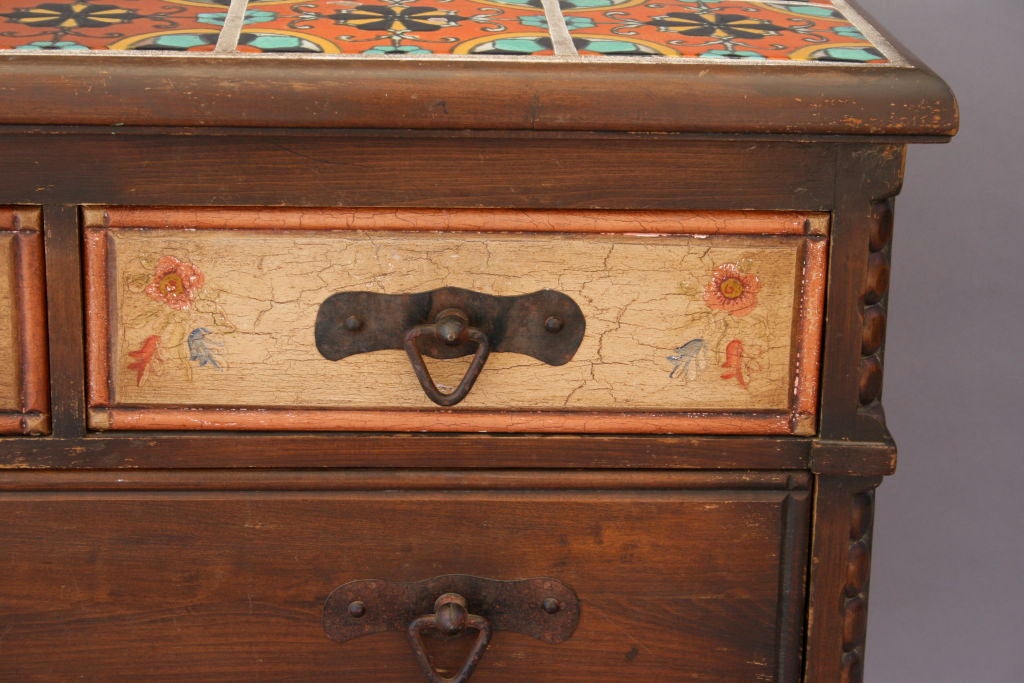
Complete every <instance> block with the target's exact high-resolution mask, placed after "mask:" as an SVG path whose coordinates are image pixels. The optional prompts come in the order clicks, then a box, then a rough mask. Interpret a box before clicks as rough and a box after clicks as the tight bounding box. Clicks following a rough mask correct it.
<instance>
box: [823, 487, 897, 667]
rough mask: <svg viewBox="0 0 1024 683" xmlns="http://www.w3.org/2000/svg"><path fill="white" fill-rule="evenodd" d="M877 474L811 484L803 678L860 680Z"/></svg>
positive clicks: (865, 632) (862, 663)
mask: <svg viewBox="0 0 1024 683" xmlns="http://www.w3.org/2000/svg"><path fill="white" fill-rule="evenodd" d="M880 481H881V479H880V478H877V477H850V478H846V477H831V476H821V477H818V478H817V479H816V483H815V501H814V520H815V521H814V538H813V541H812V548H811V577H810V578H811V582H810V593H809V613H808V620H807V623H808V632H807V664H806V670H805V680H807V681H815V682H817V681H823V682H824V681H842V683H861V681H862V680H863V673H864V672H863V667H864V643H865V638H866V634H867V595H868V582H869V572H870V567H871V528H872V514H873V511H874V489H875V487H876V486H878V484H879V482H880Z"/></svg>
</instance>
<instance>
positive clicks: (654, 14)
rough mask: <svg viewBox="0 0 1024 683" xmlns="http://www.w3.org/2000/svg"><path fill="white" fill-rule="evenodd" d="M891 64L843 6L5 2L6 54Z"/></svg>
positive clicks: (440, 0)
mask: <svg viewBox="0 0 1024 683" xmlns="http://www.w3.org/2000/svg"><path fill="white" fill-rule="evenodd" d="M98 49H105V50H132V51H135V50H165V51H178V52H202V51H217V52H221V53H224V52H227V53H254V52H255V53H291V54H320V55H331V54H333V55H353V56H363V57H373V56H376V57H382V56H392V57H393V56H402V55H405V56H413V57H430V56H448V55H453V56H487V57H503V58H513V57H551V58H567V59H574V60H583V61H586V60H589V59H595V58H597V59H609V58H647V59H650V58H654V59H659V58H671V59H692V60H697V61H736V62H762V63H763V62H773V63H787V62H788V63H802V64H811V63H831V64H835V63H847V64H892V63H895V62H897V61H898V57H896V55H895V53H894V52H893V51H892V48H891V47H890V46H888V44H887V43H886V42H885V41H884V40H883V39H881V38H880V37H879V36H877V34H876V33H875V32H874V30H873V29H872V28H871V27H870V26H868V25H867V24H865V23H864V21H863V20H862V19H861V18H860V17H859V16H858V15H857V13H856V12H855V11H854V10H853V9H852V8H850V7H849V5H847V4H846V2H845V0H815V1H814V2H807V1H805V0H784V1H781V2H751V1H748V0H365V1H363V0H309V1H308V2H295V0H70V1H67V2H61V1H60V0H57V1H49V2H39V0H0V50H16V51H30V50H35V51H39V50H47V51H67V52H74V51H81V50H98Z"/></svg>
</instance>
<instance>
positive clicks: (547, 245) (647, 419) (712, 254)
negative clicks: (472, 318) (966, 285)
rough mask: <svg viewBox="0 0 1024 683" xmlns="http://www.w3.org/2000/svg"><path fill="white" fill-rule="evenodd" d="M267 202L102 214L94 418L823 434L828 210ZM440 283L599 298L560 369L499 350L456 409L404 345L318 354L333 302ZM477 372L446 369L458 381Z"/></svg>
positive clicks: (93, 266)
mask: <svg viewBox="0 0 1024 683" xmlns="http://www.w3.org/2000/svg"><path fill="white" fill-rule="evenodd" d="M269 214H270V215H269V216H268V212H257V211H232V212H228V211H223V210H208V211H203V210H193V211H189V212H183V211H167V212H158V211H146V210H128V209H116V210H115V209H108V210H106V211H104V212H100V211H90V212H89V215H90V216H91V217H92V218H91V222H90V225H89V226H88V227H87V247H86V251H87V254H86V256H87V261H88V262H87V273H88V306H89V322H90V328H89V340H90V341H89V349H90V381H91V389H90V400H91V407H92V410H91V418H90V419H91V425H92V426H93V427H94V428H111V429H119V428H158V427H159V428H217V429H221V428H229V429H230V428H239V429H242V428H244V429H254V428H255V429H260V428H265V429H328V430H333V429H388V430H439V431H451V430H454V431H461V430H477V429H479V430H488V431H572V432H578V431H584V432H613V431H614V432H618V431H630V432H644V431H650V432H673V431H677V432H687V431H691V432H722V433H739V432H760V433H766V432H774V433H779V432H782V433H785V432H792V431H796V432H806V431H807V430H809V429H812V428H813V420H814V418H813V412H814V399H815V394H816V382H815V372H816V369H817V354H818V350H817V344H818V337H819V331H820V324H821V320H820V308H821V296H822V287H823V269H824V254H825V247H826V237H825V234H824V233H825V230H824V225H825V222H824V220H823V219H822V218H820V217H818V216H814V215H798V214H771V213H763V212H761V213H750V214H744V213H739V212H734V213H723V214H710V215H698V214H679V213H674V214H628V213H624V212H613V213H609V212H592V213H590V214H578V213H577V214H568V213H567V214H561V213H559V212H533V213H524V212H514V213H513V212H481V211H465V212H460V211H447V212H438V211H431V212H427V211H421V212H418V211H415V210H413V211H403V212H400V213H399V212H373V211H343V210H334V211H324V212H302V213H300V212H298V211H292V212H287V211H281V212H269ZM275 219H276V220H275ZM270 226H272V227H270ZM443 287H458V288H462V289H467V290H473V291H475V292H480V293H483V294H488V295H498V296H519V295H525V294H529V293H532V292H536V291H538V290H546V289H553V290H557V291H558V292H561V293H562V294H564V295H567V296H568V297H570V298H571V299H572V300H573V301H575V302H576V304H577V305H578V306H579V307H580V309H581V310H582V313H583V317H584V319H585V321H586V322H585V325H586V329H585V333H584V334H583V338H582V342H581V343H580V345H579V348H578V349H577V350H576V352H575V354H574V355H573V356H572V358H571V360H569V361H568V362H567V363H565V364H564V365H560V366H557V367H556V366H552V365H548V364H546V363H544V362H542V361H540V360H536V359H534V358H532V357H530V356H526V355H522V354H519V353H493V354H491V356H490V357H489V358H488V359H487V362H486V364H485V366H484V368H483V370H482V372H481V373H480V376H479V379H478V380H477V382H476V383H475V385H474V386H473V388H472V390H471V391H470V392H469V394H468V396H467V397H466V399H465V400H464V401H462V402H461V403H459V404H458V405H456V406H453V407H450V408H440V407H438V406H436V405H434V404H433V403H432V402H431V401H430V400H429V399H428V398H427V396H426V395H425V394H424V391H423V390H422V389H421V387H420V385H419V383H418V381H417V379H416V376H415V374H414V372H413V368H412V367H411V365H410V360H409V358H408V357H407V355H406V353H405V351H403V350H401V349H400V348H395V349H388V350H378V351H373V352H371V353H361V354H359V355H353V356H349V357H347V358H344V359H342V360H340V361H331V360H328V359H326V358H325V357H324V356H323V355H321V353H320V352H318V350H317V345H316V343H315V339H314V326H315V324H316V319H317V312H318V309H319V307H320V305H321V304H322V303H323V302H324V301H325V300H326V299H327V298H328V297H330V296H331V295H333V294H335V293H338V292H355V291H365V292H373V293H378V294H393V295H395V294H413V293H418V292H425V291H429V290H435V289H438V288H443ZM357 333H358V332H355V331H354V332H353V334H357ZM468 363H469V358H468V357H467V358H461V359H454V360H430V359H428V361H427V364H428V367H429V368H430V373H431V375H432V376H433V379H434V381H435V382H436V384H437V385H438V387H440V388H441V389H442V390H443V391H450V390H451V389H452V388H453V387H455V386H456V385H458V384H459V382H460V379H461V378H462V376H463V374H464V373H465V371H466V368H467V365H468Z"/></svg>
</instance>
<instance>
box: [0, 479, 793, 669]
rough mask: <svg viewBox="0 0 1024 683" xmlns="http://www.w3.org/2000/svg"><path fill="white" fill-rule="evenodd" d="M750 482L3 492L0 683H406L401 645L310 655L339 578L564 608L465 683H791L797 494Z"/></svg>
mask: <svg viewBox="0 0 1024 683" xmlns="http://www.w3.org/2000/svg"><path fill="white" fill-rule="evenodd" d="M544 476H545V477H548V478H550V476H551V475H544ZM759 476H760V477H761V481H762V483H763V482H764V481H765V480H767V479H771V478H772V475H754V476H753V477H749V478H748V480H747V481H745V482H741V481H739V477H735V478H734V479H736V482H735V485H736V486H737V487H739V488H746V489H747V490H739V488H737V489H731V490H730V489H726V490H703V491H701V490H676V491H665V490H661V491H655V490H646V491H640V490H633V491H628V490H627V491H620V492H608V491H595V490H575V491H569V492H564V493H556V492H541V491H534V492H528V491H518V492H515V491H506V492H497V491H469V490H461V491H460V490H456V491H445V492H430V491H418V492H411V491H405V492H401V493H395V492H390V493H389V492H384V491H349V492H338V491H334V492H329V491H305V492H302V491H290V492H285V491H277V492H266V491H265V492H262V493H256V492H235V493H229V492H210V491H207V492H205V493H203V492H195V491H192V492H187V493H186V492H162V493H161V492H151V493H145V492H134V493H130V492H119V493H114V492H109V493H99V492H81V493H71V492H65V493H62V494H60V496H59V497H55V496H54V495H53V494H45V493H42V494H40V493H35V494H30V493H21V494H7V495H5V496H4V497H3V498H2V499H0V513H2V514H3V516H4V518H5V519H7V520H12V521H13V524H9V525H7V526H6V527H5V530H4V531H3V532H2V536H3V543H4V547H5V548H6V549H7V552H5V553H4V554H3V556H2V558H0V568H2V571H3V576H4V581H3V582H0V632H2V633H3V634H4V638H3V639H2V640H0V678H2V679H4V680H18V681H31V680H47V681H58V680H71V679H75V680H103V681H121V680H124V681H131V680H142V679H145V680H168V681H172V680H196V681H206V680H308V681H325V680H346V681H347V680H352V681H355V680H359V681H367V682H372V683H383V682H394V683H411V682H415V681H423V680H425V677H424V675H423V674H422V673H421V672H420V671H419V668H418V666H417V663H416V660H415V658H414V656H413V654H412V651H411V650H410V647H409V644H408V642H407V639H406V636H405V634H404V633H403V632H401V631H391V632H384V633H375V634H373V635H369V636H365V637H361V638H356V639H354V640H349V641H347V642H344V643H341V644H339V643H335V642H333V641H331V640H330V639H328V637H327V635H326V634H325V630H324V628H323V626H322V624H321V618H322V612H323V606H324V604H325V600H326V599H327V597H328V595H329V594H330V593H331V592H332V590H334V589H335V588H336V587H338V586H340V585H343V584H345V583H348V582H350V581H353V580H360V579H379V580H384V581H403V582H404V581H420V580H422V579H428V578H431V577H435V576H439V575H448V574H469V575H474V576H479V577H486V578H491V579H498V580H515V579H525V578H534V577H549V578H552V579H556V580H558V581H561V582H562V583H564V584H566V585H567V586H569V587H570V588H571V589H572V590H574V591H575V593H576V595H577V596H578V598H579V610H580V612H579V622H578V626H577V627H576V630H575V632H574V633H573V634H572V636H571V637H570V638H569V639H568V640H565V641H564V642H561V643H559V644H555V645H553V644H549V643H545V642H541V641H540V640H537V639H534V638H532V637H529V636H527V635H524V634H522V633H518V632H513V631H502V630H500V629H499V630H496V631H495V633H494V635H493V637H492V639H491V642H490V647H488V649H487V650H486V652H485V653H484V655H483V657H482V659H481V661H480V663H479V666H478V667H477V669H476V673H475V674H474V675H473V678H472V681H473V683H502V682H504V683H521V682H522V681H535V682H538V683H539V682H542V681H559V682H560V683H567V682H569V681H577V682H579V683H584V682H585V683H599V682H602V681H608V682H612V681H615V682H618V681H622V680H626V679H627V677H628V679H629V680H644V681H687V680H692V681H704V682H709V681H720V682H722V683H735V682H736V681H776V680H782V681H794V680H797V670H798V668H799V667H798V664H799V654H798V653H799V650H800V643H801V635H800V634H801V622H802V607H803V588H802V586H803V576H804V575H803V562H804V559H805V558H804V549H805V548H806V546H807V532H806V522H807V517H808V514H809V513H808V506H807V494H806V491H801V490H782V489H781V488H780V489H776V490H750V480H751V479H757V478H758V477H759ZM616 479H617V480H618V481H619V482H620V483H622V482H623V481H626V482H627V484H628V477H627V478H622V477H616ZM775 479H776V482H777V483H779V484H781V482H782V481H783V479H784V477H782V476H781V475H780V476H777V477H775ZM727 484H728V482H727ZM391 485H392V486H394V483H393V482H392V484H391ZM610 485H611V484H610V482H606V483H605V484H604V486H610ZM466 597H467V598H468V599H469V600H470V601H472V600H473V596H466ZM374 608H375V605H373V604H368V605H367V609H374ZM537 618H542V615H539V614H538V617H537ZM472 635H473V634H471V633H467V634H466V636H465V637H464V639H462V640H458V641H455V642H451V643H447V644H446V643H435V644H433V646H432V649H433V650H434V653H435V661H436V662H439V664H438V666H442V667H452V666H454V667H457V666H458V665H459V659H460V657H462V656H464V655H465V652H466V647H467V646H468V644H469V643H470V642H472V638H471V636H472ZM780 653H783V654H780Z"/></svg>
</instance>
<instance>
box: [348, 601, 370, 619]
mask: <svg viewBox="0 0 1024 683" xmlns="http://www.w3.org/2000/svg"><path fill="white" fill-rule="evenodd" d="M364 614H366V605H365V604H363V601H362V600H356V601H354V602H350V603H349V604H348V615H349V616H350V617H352V618H353V619H358V618H359V617H361V616H363V615H364Z"/></svg>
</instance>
